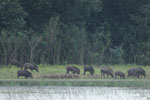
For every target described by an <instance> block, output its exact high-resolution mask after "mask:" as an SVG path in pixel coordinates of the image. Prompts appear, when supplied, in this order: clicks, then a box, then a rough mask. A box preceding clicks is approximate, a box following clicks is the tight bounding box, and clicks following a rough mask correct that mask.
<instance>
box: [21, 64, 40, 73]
mask: <svg viewBox="0 0 150 100" xmlns="http://www.w3.org/2000/svg"><path fill="white" fill-rule="evenodd" d="M23 66H24V69H25V70H27V69H30V70H31V71H33V70H36V71H37V72H39V70H38V67H37V66H36V65H33V64H31V63H25V64H24V65H23Z"/></svg>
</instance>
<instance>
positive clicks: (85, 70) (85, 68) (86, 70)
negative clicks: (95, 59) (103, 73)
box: [83, 66, 94, 75]
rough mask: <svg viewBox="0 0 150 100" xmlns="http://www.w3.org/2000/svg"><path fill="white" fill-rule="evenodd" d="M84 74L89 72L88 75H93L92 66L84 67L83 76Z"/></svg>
mask: <svg viewBox="0 0 150 100" xmlns="http://www.w3.org/2000/svg"><path fill="white" fill-rule="evenodd" d="M86 72H90V74H91V75H93V74H94V68H93V67H92V66H85V67H84V73H83V74H84V75H85V73H86Z"/></svg>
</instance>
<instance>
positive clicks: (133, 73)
mask: <svg viewBox="0 0 150 100" xmlns="http://www.w3.org/2000/svg"><path fill="white" fill-rule="evenodd" d="M66 70H67V71H66V74H69V72H72V74H76V73H77V74H78V75H79V74H80V69H79V68H77V67H75V66H68V67H66ZM86 72H90V74H91V75H93V74H94V68H93V67H92V66H85V67H84V73H83V75H85V73H86ZM100 72H101V77H106V76H107V77H109V76H111V77H114V76H115V78H117V77H120V78H123V79H124V78H125V73H124V72H122V71H116V72H115V73H113V70H112V69H111V68H109V67H104V68H101V69H100ZM127 73H128V75H127V77H137V78H140V77H142V76H144V77H146V72H145V70H144V69H143V68H141V67H137V68H130V69H128V71H127Z"/></svg>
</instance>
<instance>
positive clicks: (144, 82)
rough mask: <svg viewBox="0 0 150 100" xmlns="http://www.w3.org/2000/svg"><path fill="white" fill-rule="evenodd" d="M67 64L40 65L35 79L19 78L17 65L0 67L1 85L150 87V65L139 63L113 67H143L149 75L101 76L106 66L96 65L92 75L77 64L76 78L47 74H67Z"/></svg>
mask: <svg viewBox="0 0 150 100" xmlns="http://www.w3.org/2000/svg"><path fill="white" fill-rule="evenodd" d="M66 66H68V65H54V66H51V65H38V67H39V72H36V71H33V72H32V74H33V77H34V79H25V78H24V77H20V79H17V71H18V70H20V68H17V67H15V66H11V67H8V66H7V67H6V66H3V67H2V68H1V69H0V86H48V85H55V86H56V85H57V86H108V87H149V88H150V66H137V65H114V66H111V65H110V66H109V67H111V68H112V69H113V70H114V72H115V71H118V70H120V71H123V72H125V73H126V74H127V70H128V69H129V68H131V67H142V68H144V69H145V71H146V74H147V77H146V78H142V79H137V78H126V79H114V78H101V76H100V68H101V67H104V66H94V69H95V74H94V76H91V75H90V74H89V73H87V74H86V75H82V74H83V66H80V65H75V66H76V67H78V68H80V70H81V74H80V75H79V77H78V78H75V79H60V78H59V79H51V78H48V77H45V76H52V75H55V76H59V75H65V73H66V68H65V67H66Z"/></svg>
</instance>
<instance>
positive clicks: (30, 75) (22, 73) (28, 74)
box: [17, 70, 33, 79]
mask: <svg viewBox="0 0 150 100" xmlns="http://www.w3.org/2000/svg"><path fill="white" fill-rule="evenodd" d="M17 76H18V78H19V77H20V76H24V77H25V78H26V79H27V78H28V77H30V78H33V76H32V73H30V72H29V71H27V70H19V71H18V72H17Z"/></svg>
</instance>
